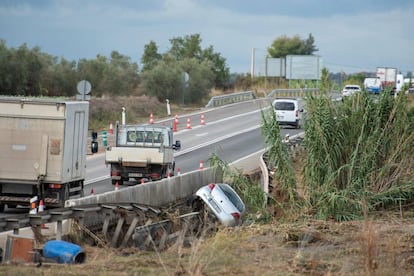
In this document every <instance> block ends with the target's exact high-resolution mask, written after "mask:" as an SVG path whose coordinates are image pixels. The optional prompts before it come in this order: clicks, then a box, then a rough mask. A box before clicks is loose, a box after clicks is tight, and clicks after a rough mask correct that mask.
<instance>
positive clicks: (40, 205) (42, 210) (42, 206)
mask: <svg viewBox="0 0 414 276" xmlns="http://www.w3.org/2000/svg"><path fill="white" fill-rule="evenodd" d="M38 209H39V211H38V212H39V213H41V212H44V211H45V205H44V203H43V199H41V200H40V201H39V208H38ZM40 228H42V229H47V227H46V225H45V224H44V223H42V225H41V226H40Z"/></svg>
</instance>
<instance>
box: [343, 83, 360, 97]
mask: <svg viewBox="0 0 414 276" xmlns="http://www.w3.org/2000/svg"><path fill="white" fill-rule="evenodd" d="M361 91H362V90H361V86H359V85H357V84H347V85H345V87H344V88H343V89H342V92H341V94H342V96H343V97H347V96H352V95H354V94H355V93H360V92H361Z"/></svg>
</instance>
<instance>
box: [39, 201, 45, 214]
mask: <svg viewBox="0 0 414 276" xmlns="http://www.w3.org/2000/svg"><path fill="white" fill-rule="evenodd" d="M44 211H45V205H44V204H43V199H41V200H40V202H39V213H41V212H44Z"/></svg>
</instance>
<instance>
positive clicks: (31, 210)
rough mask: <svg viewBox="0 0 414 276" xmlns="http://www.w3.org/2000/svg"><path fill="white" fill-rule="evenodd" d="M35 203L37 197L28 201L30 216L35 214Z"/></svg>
mask: <svg viewBox="0 0 414 276" xmlns="http://www.w3.org/2000/svg"><path fill="white" fill-rule="evenodd" d="M36 202H37V196H35V197H32V198H31V199H30V211H29V214H32V215H35V214H37V207H36Z"/></svg>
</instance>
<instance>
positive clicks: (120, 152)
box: [105, 124, 181, 185]
mask: <svg viewBox="0 0 414 276" xmlns="http://www.w3.org/2000/svg"><path fill="white" fill-rule="evenodd" d="M115 141H116V144H115V146H109V147H108V148H107V150H106V156H105V162H106V164H107V165H110V166H111V179H112V184H113V185H116V183H118V185H123V184H124V182H126V181H128V182H132V183H141V182H142V181H144V182H146V181H152V180H160V179H162V178H165V177H168V176H173V175H174V171H175V161H174V150H180V149H181V142H180V141H175V142H174V143H173V131H172V129H171V128H168V127H161V126H139V125H136V126H133V125H129V126H119V124H117V126H116V135H115Z"/></svg>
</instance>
